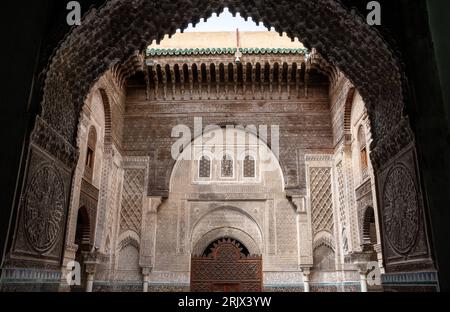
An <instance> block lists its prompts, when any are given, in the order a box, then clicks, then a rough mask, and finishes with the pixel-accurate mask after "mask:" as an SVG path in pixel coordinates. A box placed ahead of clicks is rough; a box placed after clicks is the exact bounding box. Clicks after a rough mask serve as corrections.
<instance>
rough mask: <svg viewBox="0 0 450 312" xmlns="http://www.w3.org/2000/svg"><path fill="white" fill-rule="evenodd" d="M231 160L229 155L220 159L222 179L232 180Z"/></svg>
mask: <svg viewBox="0 0 450 312" xmlns="http://www.w3.org/2000/svg"><path fill="white" fill-rule="evenodd" d="M233 170H234V168H233V158H232V157H231V156H229V155H225V156H223V159H222V170H221V171H222V177H223V178H232V177H233Z"/></svg>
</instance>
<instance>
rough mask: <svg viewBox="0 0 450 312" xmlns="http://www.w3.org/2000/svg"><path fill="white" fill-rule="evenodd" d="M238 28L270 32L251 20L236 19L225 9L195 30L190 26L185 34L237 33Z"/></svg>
mask: <svg viewBox="0 0 450 312" xmlns="http://www.w3.org/2000/svg"><path fill="white" fill-rule="evenodd" d="M237 28H239V30H241V31H268V29H267V28H266V27H264V26H263V25H262V24H261V25H260V26H258V25H257V24H256V23H255V22H254V21H253V20H251V19H250V18H249V19H248V21H245V19H244V18H243V17H241V16H240V15H239V14H238V15H236V17H233V15H232V14H231V13H230V12H229V11H228V9H227V8H225V10H224V12H223V13H222V14H220V15H219V16H217V14H215V13H214V14H213V16H212V17H211V18H209V19H208V20H207V21H206V22H205V21H203V20H202V21H201V22H200V23H198V24H197V25H196V26H195V28H193V27H192V25H191V24H190V25H189V27H188V28H187V29H186V30H185V32H207V31H235V30H236V29H237Z"/></svg>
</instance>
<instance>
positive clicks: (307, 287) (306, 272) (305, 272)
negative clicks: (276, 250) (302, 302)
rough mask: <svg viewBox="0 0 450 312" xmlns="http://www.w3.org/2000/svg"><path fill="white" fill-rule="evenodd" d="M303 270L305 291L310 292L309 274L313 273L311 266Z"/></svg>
mask: <svg viewBox="0 0 450 312" xmlns="http://www.w3.org/2000/svg"><path fill="white" fill-rule="evenodd" d="M302 272H303V291H304V292H310V284H309V276H310V275H311V269H310V268H302Z"/></svg>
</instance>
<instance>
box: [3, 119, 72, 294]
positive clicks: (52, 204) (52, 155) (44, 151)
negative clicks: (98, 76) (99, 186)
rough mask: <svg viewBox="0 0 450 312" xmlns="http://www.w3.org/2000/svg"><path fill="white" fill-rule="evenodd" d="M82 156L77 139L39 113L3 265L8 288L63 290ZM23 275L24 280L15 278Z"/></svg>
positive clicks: (5, 287) (21, 277) (10, 289)
mask: <svg viewBox="0 0 450 312" xmlns="http://www.w3.org/2000/svg"><path fill="white" fill-rule="evenodd" d="M77 160H78V152H77V149H76V148H75V147H74V146H73V145H72V144H71V142H69V141H67V140H66V139H65V138H64V137H63V136H61V135H60V134H59V132H58V131H56V130H55V129H53V128H52V127H51V126H50V125H49V124H48V123H47V122H46V121H45V120H43V119H42V118H40V117H37V118H36V122H35V127H34V130H33V132H32V133H31V137H30V144H29V148H28V155H27V160H26V167H25V172H24V179H23V182H22V185H21V188H20V192H21V196H20V200H19V201H18V205H17V207H16V208H15V209H16V211H17V214H16V216H17V219H16V220H14V223H13V224H15V226H16V227H15V228H13V229H11V231H13V232H12V233H10V237H12V238H13V239H12V242H11V243H10V245H9V246H8V252H7V254H6V257H5V261H4V264H3V267H2V271H3V273H2V279H1V284H2V285H1V288H2V290H4V291H14V290H22V291H27V290H36V289H39V290H45V291H56V290H58V288H59V284H60V281H61V275H62V274H61V263H62V257H63V251H64V235H65V231H66V223H67V216H68V207H69V197H70V191H71V182H72V176H73V171H74V168H75V165H76V163H77ZM17 280H20V281H21V283H20V285H19V284H17V283H15V282H14V281H17ZM43 281H45V282H43Z"/></svg>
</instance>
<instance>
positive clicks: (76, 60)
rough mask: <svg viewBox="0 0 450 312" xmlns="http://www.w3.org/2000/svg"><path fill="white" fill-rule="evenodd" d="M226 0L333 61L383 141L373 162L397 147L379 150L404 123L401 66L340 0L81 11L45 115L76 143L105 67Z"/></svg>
mask: <svg viewBox="0 0 450 312" xmlns="http://www.w3.org/2000/svg"><path fill="white" fill-rule="evenodd" d="M224 7H229V8H230V11H231V12H233V13H236V12H239V13H240V14H241V15H242V16H244V17H248V16H251V17H252V18H254V19H255V20H259V21H263V22H264V23H265V24H266V25H270V26H273V27H275V29H276V30H277V31H279V32H280V33H281V32H286V33H287V34H288V35H289V36H290V37H297V38H299V40H300V41H301V42H303V43H304V44H305V45H306V46H307V47H314V48H315V49H316V50H317V51H318V52H319V53H320V54H322V55H323V56H324V57H325V58H326V59H327V60H328V61H329V62H330V63H331V64H333V65H335V66H336V67H338V68H339V70H341V71H342V72H343V73H344V74H345V75H346V76H347V77H348V78H349V79H350V81H351V82H352V83H353V85H355V87H356V88H357V89H358V91H359V92H360V94H361V95H362V97H363V99H364V101H365V103H366V105H367V110H368V114H369V117H370V120H371V123H372V125H371V126H372V132H373V138H374V141H373V144H374V147H375V146H377V145H381V144H380V143H382V145H383V147H381V148H380V150H382V151H376V150H375V151H374V153H373V154H372V157H373V158H374V163H375V164H378V163H379V162H384V161H385V160H386V159H385V157H387V158H389V157H390V156H392V155H390V154H392V153H395V152H397V150H394V151H391V150H389V146H387V149H388V151H387V153H388V154H389V155H388V156H385V155H381V154H386V148H384V146H385V145H388V143H387V142H386V143H385V142H384V141H386V140H388V139H389V138H387V137H388V136H389V135H390V134H391V133H392V132H394V131H393V129H396V128H398V127H399V126H403V127H404V126H405V124H406V125H407V122H406V123H405V122H401V120H402V113H403V106H404V103H403V91H402V79H403V77H402V73H401V65H400V63H399V61H398V60H397V58H396V56H395V55H394V53H393V52H392V51H391V49H390V48H389V46H388V44H387V43H386V42H385V41H384V40H383V39H382V37H381V36H380V34H379V33H378V32H377V31H376V30H375V28H373V27H371V26H369V25H368V24H367V23H366V21H365V19H364V18H362V17H361V16H359V15H355V14H352V13H351V11H350V10H348V9H347V8H345V7H344V6H343V5H342V4H341V3H340V1H339V0H317V1H310V0H296V1H278V0H265V1H256V0H254V1H252V0H189V1H184V0H183V1H181V0H176V1H174V0H171V1H160V0H158V1H157V0H133V1H128V0H108V1H106V2H105V4H104V5H103V6H101V7H100V8H99V9H93V10H91V11H90V12H89V13H88V14H86V16H84V18H83V20H82V25H81V26H78V27H76V28H74V29H72V31H71V32H70V33H69V34H68V35H67V36H66V37H65V39H64V40H63V41H62V42H61V43H60V45H59V47H58V48H57V49H56V50H55V52H54V54H53V58H52V59H51V61H50V63H49V66H48V69H47V73H46V79H45V86H44V95H43V102H42V112H41V114H42V118H43V119H44V120H45V121H46V122H47V123H48V124H49V125H50V126H51V127H52V128H53V129H55V130H56V131H58V132H59V133H60V134H61V135H62V136H63V137H64V138H65V139H66V140H67V141H68V142H69V143H70V144H73V141H74V139H75V136H76V129H77V123H78V120H77V119H78V117H79V112H80V110H81V107H82V105H83V103H84V99H85V98H86V96H87V94H88V93H89V90H90V88H91V86H92V85H94V84H95V82H96V81H98V79H99V78H100V77H101V76H102V75H103V73H105V72H106V71H107V70H108V69H110V68H112V67H113V66H115V65H117V64H119V63H126V62H127V61H130V60H132V59H133V57H135V56H136V51H143V49H144V48H145V47H146V46H147V45H148V44H149V43H150V42H152V41H153V40H155V39H156V40H158V41H159V40H161V39H162V38H163V37H164V35H166V34H169V35H172V34H174V33H175V32H176V29H178V28H182V29H183V28H185V27H187V25H188V24H189V23H190V22H193V23H197V22H198V21H199V20H200V18H202V17H208V16H210V15H211V14H212V13H213V12H216V11H221V10H222V9H223V8H224ZM161 13H163V14H161ZM131 63H133V62H131ZM130 71H131V70H130ZM372 150H374V149H372Z"/></svg>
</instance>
